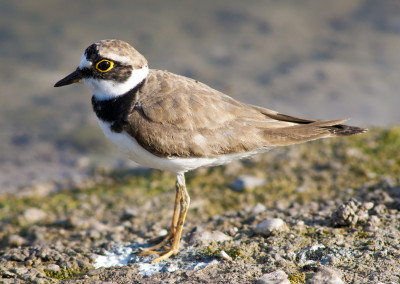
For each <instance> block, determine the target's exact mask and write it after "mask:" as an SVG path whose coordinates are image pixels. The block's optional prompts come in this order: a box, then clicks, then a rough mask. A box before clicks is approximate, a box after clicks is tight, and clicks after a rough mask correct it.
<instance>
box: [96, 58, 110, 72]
mask: <svg viewBox="0 0 400 284" xmlns="http://www.w3.org/2000/svg"><path fill="white" fill-rule="evenodd" d="M113 67H114V62H112V61H110V60H107V59H103V60H100V61H99V62H97V63H96V70H97V71H100V72H108V71H110V70H111V68H113Z"/></svg>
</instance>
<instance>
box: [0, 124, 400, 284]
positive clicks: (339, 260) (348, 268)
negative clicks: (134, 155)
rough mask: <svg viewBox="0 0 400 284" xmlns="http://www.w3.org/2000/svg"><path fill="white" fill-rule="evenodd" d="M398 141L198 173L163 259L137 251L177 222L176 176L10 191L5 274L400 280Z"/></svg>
mask: <svg viewBox="0 0 400 284" xmlns="http://www.w3.org/2000/svg"><path fill="white" fill-rule="evenodd" d="M399 147H400V128H399V127H393V128H391V129H372V130H370V131H369V132H368V133H367V134H363V135H359V136H357V137H351V138H338V139H332V140H324V141H316V142H312V143H307V144H302V145H298V146H294V147H290V148H282V149H276V150H274V151H271V152H270V153H268V154H265V155H262V156H259V157H255V158H254V159H251V160H245V161H242V162H235V163H232V164H230V165H228V166H226V167H217V168H212V169H200V170H198V171H196V172H193V173H189V174H188V175H187V186H188V189H189V192H190V195H191V200H192V203H191V207H190V210H189V213H188V217H187V222H186V224H185V229H184V236H183V240H182V249H181V252H180V253H179V254H178V255H177V256H175V257H173V258H171V259H170V260H167V261H165V262H161V263H159V264H157V265H153V266H152V265H150V264H148V262H149V260H150V259H151V258H152V257H148V258H141V257H137V256H135V252H137V251H138V250H139V248H138V247H139V246H146V245H147V241H148V240H149V239H151V238H155V237H158V236H160V235H162V234H165V233H166V229H168V225H169V222H170V218H171V214H172V209H173V198H174V196H173V195H174V190H173V187H174V176H173V175H172V174H169V173H162V172H158V171H147V170H134V171H132V172H127V171H113V172H107V171H96V170H94V171H93V174H92V175H91V180H90V182H88V181H86V182H85V183H82V184H80V185H79V184H78V185H77V186H76V187H75V188H73V189H65V190H57V191H50V192H49V191H40V190H37V189H36V190H33V189H32V190H31V191H24V192H23V195H22V196H21V195H18V196H15V195H1V196H0V228H1V229H0V240H1V247H0V282H1V283H16V282H21V283H24V282H25V283H58V282H62V283H99V282H108V283H179V282H183V283H306V282H307V283H322V282H323V281H326V282H323V283H398V282H399V281H400V266H399V265H398V264H399V261H400V211H399V210H400V176H399V173H400V157H399V155H398V149H399ZM112 264H125V265H123V266H120V267H101V266H109V265H112Z"/></svg>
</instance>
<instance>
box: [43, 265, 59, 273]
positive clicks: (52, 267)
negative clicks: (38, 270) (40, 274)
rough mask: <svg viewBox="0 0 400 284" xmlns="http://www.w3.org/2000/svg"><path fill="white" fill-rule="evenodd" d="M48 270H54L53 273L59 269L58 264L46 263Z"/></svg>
mask: <svg viewBox="0 0 400 284" xmlns="http://www.w3.org/2000/svg"><path fill="white" fill-rule="evenodd" d="M45 269H47V270H48V271H51V272H54V273H58V272H60V271H61V268H60V266H58V265H57V264H48V265H46V268H45Z"/></svg>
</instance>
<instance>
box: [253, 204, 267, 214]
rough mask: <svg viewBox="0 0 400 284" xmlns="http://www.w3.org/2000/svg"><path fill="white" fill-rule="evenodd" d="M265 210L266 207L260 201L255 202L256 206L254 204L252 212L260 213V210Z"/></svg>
mask: <svg viewBox="0 0 400 284" xmlns="http://www.w3.org/2000/svg"><path fill="white" fill-rule="evenodd" d="M266 210H267V207H265V206H264V205H263V204H261V203H257V204H256V206H254V208H253V210H252V211H253V213H254V214H260V213H261V212H264V211H266Z"/></svg>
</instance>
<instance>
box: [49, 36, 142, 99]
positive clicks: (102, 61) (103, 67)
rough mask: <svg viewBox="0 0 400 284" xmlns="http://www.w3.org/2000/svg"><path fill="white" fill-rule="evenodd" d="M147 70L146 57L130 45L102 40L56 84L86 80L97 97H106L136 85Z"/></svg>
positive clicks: (87, 51) (88, 50) (118, 93)
mask: <svg viewBox="0 0 400 284" xmlns="http://www.w3.org/2000/svg"><path fill="white" fill-rule="evenodd" d="M148 72H149V69H148V65H147V60H146V58H145V57H144V56H143V55H141V54H140V53H139V52H138V51H137V50H136V49H134V48H133V47H132V46H131V45H129V44H128V43H126V42H124V41H121V40H114V39H112V40H101V41H99V42H96V43H93V44H91V45H90V46H89V47H88V48H87V49H86V50H85V52H84V53H83V55H82V58H81V62H80V64H79V66H78V67H77V68H76V70H75V71H74V72H72V73H71V74H69V75H68V76H66V77H65V78H63V79H61V80H60V81H58V82H57V83H56V84H55V85H54V87H61V86H66V85H70V84H73V83H77V82H81V81H83V82H84V83H86V84H87V85H88V86H90V87H91V88H92V90H93V95H94V96H95V98H96V99H99V100H105V99H111V98H114V97H117V96H120V95H123V94H125V93H127V92H128V91H129V90H131V89H133V88H135V87H136V86H137V85H138V84H139V83H140V82H142V81H143V80H144V79H145V78H146V76H147V74H148Z"/></svg>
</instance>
